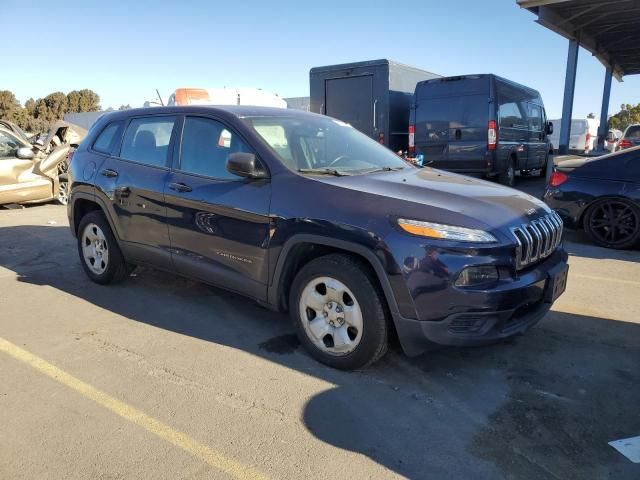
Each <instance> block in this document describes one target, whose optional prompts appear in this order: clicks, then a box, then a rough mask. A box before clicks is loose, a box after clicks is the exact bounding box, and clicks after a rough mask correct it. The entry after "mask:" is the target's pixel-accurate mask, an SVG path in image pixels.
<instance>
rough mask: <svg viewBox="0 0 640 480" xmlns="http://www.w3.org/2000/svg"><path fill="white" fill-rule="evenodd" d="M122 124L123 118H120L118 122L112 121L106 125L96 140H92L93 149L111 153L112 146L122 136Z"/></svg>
mask: <svg viewBox="0 0 640 480" xmlns="http://www.w3.org/2000/svg"><path fill="white" fill-rule="evenodd" d="M123 126H124V120H120V121H118V122H112V123H110V124H109V125H107V126H106V127H105V128H104V129H103V130H102V132H100V135H98V138H96V141H95V142H93V149H94V150H95V151H97V152H100V153H106V154H107V155H110V154H111V153H113V150H114V148H115V147H116V146H117V144H118V143H119V141H120V138H121V136H122V127H123Z"/></svg>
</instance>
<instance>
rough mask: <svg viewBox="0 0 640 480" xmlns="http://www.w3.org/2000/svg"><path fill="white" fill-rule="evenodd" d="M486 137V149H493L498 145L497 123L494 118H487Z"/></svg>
mask: <svg viewBox="0 0 640 480" xmlns="http://www.w3.org/2000/svg"><path fill="white" fill-rule="evenodd" d="M487 133H488V138H489V140H488V141H487V149H488V150H495V149H496V147H497V146H498V125H497V124H496V121H495V120H489V126H488V129H487Z"/></svg>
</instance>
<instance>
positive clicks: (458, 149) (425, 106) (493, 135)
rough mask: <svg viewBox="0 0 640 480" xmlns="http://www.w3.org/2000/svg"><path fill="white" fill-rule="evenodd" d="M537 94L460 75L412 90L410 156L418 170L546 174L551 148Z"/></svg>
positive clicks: (508, 176)
mask: <svg viewBox="0 0 640 480" xmlns="http://www.w3.org/2000/svg"><path fill="white" fill-rule="evenodd" d="M552 130H553V125H552V124H550V123H548V122H547V119H546V114H545V110H544V104H543V103H542V98H540V94H539V93H538V92H537V91H536V90H533V89H531V88H528V87H525V86H524V85H519V84H517V83H514V82H512V81H510V80H507V79H504V78H501V77H498V76H497V75H464V76H458V77H445V78H437V79H433V80H427V81H423V82H420V83H418V84H417V85H416V90H415V97H414V104H413V105H412V107H411V113H410V121H409V151H410V153H415V155H416V156H417V157H418V158H423V159H424V160H423V165H424V164H428V165H429V166H432V167H435V168H441V169H444V170H450V171H454V172H460V173H471V174H481V175H482V176H486V177H497V178H498V179H499V181H500V182H502V183H504V184H506V185H513V183H514V179H515V174H516V172H517V171H520V172H521V173H533V172H538V173H539V174H540V175H544V174H545V169H546V164H547V162H548V161H549V158H550V156H551V154H552V153H553V148H552V146H551V143H550V141H549V140H548V139H547V135H549V134H550V133H551V132H552Z"/></svg>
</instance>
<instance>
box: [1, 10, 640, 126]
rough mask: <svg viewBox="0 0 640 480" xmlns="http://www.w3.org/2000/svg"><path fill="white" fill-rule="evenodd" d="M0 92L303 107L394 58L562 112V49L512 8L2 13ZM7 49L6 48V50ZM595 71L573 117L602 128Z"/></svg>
mask: <svg viewBox="0 0 640 480" xmlns="http://www.w3.org/2000/svg"><path fill="white" fill-rule="evenodd" d="M0 11H1V12H2V18H3V19H4V21H3V22H2V24H3V27H2V33H3V37H4V38H5V39H6V38H9V39H13V40H15V42H14V41H12V42H10V44H11V46H12V47H13V48H5V49H4V51H3V54H2V56H3V59H2V65H3V67H2V68H1V69H0V89H8V90H12V91H13V92H14V93H15V94H16V95H17V96H18V99H19V100H20V101H22V102H24V101H25V100H26V99H27V98H29V97H40V96H44V95H46V94H48V93H51V92H53V91H57V90H61V91H63V92H65V93H66V92H68V91H70V90H73V89H80V88H91V89H93V90H94V91H96V92H97V93H98V94H99V95H100V98H101V104H102V106H103V107H104V108H107V107H109V106H112V107H115V108H117V107H118V106H119V105H121V104H127V103H128V104H131V105H132V106H141V105H142V104H143V102H144V101H145V100H152V99H153V98H154V97H155V93H154V90H155V88H158V89H159V90H160V92H161V94H162V95H163V96H164V97H166V96H167V94H168V92H170V91H171V90H172V89H175V88H176V87H181V86H193V87H220V86H234V87H240V86H245V87H261V88H264V89H266V90H270V91H273V92H276V93H278V94H280V95H281V96H284V97H288V96H306V95H308V94H309V78H308V75H309V69H310V68H311V67H313V66H320V65H329V64H334V63H343V62H351V61H359V60H369V59H375V58H390V59H393V60H396V61H399V62H402V63H406V64H409V65H413V66H416V67H419V68H423V69H425V70H429V71H432V72H435V73H439V74H442V75H457V74H465V73H496V74H498V75H502V76H504V77H507V78H510V79H512V80H514V81H517V82H520V83H523V84H525V85H529V86H531V87H534V88H536V89H538V90H540V92H541V93H542V97H543V99H544V102H545V104H546V107H547V112H548V116H549V117H550V118H554V117H559V116H560V112H561V107H562V93H563V87H564V75H565V62H566V57H567V45H568V43H567V40H565V39H564V38H562V37H560V36H558V35H556V34H554V33H553V32H551V31H548V30H547V29H545V28H543V27H541V26H539V25H538V24H536V23H534V18H535V17H534V16H533V15H532V14H530V13H529V12H527V11H525V10H521V9H520V8H519V7H518V6H517V5H516V2H515V0H483V1H480V0H448V1H436V0H425V1H421V2H416V1H409V2H391V1H388V0H387V1H376V0H368V1H359V0H358V1H355V0H354V1H352V0H340V1H334V0H323V1H314V2H306V1H304V0H300V1H297V2H296V1H279V0H270V1H253V0H239V1H238V0H236V1H228V0H226V1H213V0H212V1H189V0H185V1H182V2H176V1H175V0H173V1H164V0H157V1H153V2H148V1H144V0H128V1H120V0H110V1H108V2H87V1H86V0H83V1H76V0H65V1H62V2H55V6H54V5H53V4H52V3H51V2H50V1H39V2H36V1H33V2H29V1H28V0H0ZM5 45H7V46H8V45H9V44H6V42H5ZM603 81H604V68H603V67H602V65H601V64H600V63H599V62H598V61H597V60H595V59H594V58H593V57H592V56H591V55H590V54H589V53H588V52H586V51H581V54H580V57H579V63H578V82H577V85H576V100H575V103H574V117H584V116H586V115H587V114H588V113H589V112H594V113H596V115H599V112H600V98H601V94H602V86H603ZM621 103H634V104H635V103H640V76H635V77H633V76H631V77H627V78H626V79H625V81H624V83H618V82H617V81H615V80H614V85H613V90H612V97H611V107H610V113H615V112H617V111H618V109H619V107H620V104H621Z"/></svg>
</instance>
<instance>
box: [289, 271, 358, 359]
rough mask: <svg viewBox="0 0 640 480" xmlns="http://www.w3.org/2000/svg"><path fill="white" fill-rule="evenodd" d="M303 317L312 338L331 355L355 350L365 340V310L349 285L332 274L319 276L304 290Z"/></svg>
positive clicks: (304, 324) (306, 330) (301, 312)
mask: <svg viewBox="0 0 640 480" xmlns="http://www.w3.org/2000/svg"><path fill="white" fill-rule="evenodd" d="M299 312H300V318H301V319H302V324H303V326H304V331H305V333H306V334H307V337H308V338H309V340H311V341H312V342H313V344H314V345H315V346H316V347H318V348H319V349H320V350H321V351H323V352H325V353H329V354H331V355H336V356H340V355H346V354H348V353H351V352H352V351H353V350H355V348H356V347H357V346H358V344H359V343H360V340H361V339H362V328H363V321H362V310H361V309H360V305H359V304H358V301H357V300H356V297H355V295H354V294H353V293H352V292H351V290H349V288H347V286H346V285H345V284H344V283H342V282H340V281H339V280H336V279H335V278H331V277H317V278H314V279H313V280H311V281H310V282H309V283H307V285H306V286H305V287H304V289H303V290H302V294H301V295H300V304H299Z"/></svg>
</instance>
